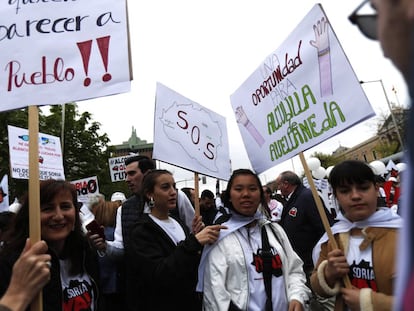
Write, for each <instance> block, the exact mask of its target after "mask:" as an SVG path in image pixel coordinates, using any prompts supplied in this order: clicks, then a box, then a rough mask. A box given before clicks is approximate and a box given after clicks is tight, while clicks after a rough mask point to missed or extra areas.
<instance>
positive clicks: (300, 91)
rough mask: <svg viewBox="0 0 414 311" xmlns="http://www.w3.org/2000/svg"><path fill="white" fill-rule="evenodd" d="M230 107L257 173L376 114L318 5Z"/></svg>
mask: <svg viewBox="0 0 414 311" xmlns="http://www.w3.org/2000/svg"><path fill="white" fill-rule="evenodd" d="M271 38H272V36H271V35H270V36H269V39H271ZM231 104H232V107H233V110H234V113H235V115H236V120H237V122H238V125H239V130H240V133H241V136H242V138H243V141H244V145H245V147H246V149H247V153H248V156H249V159H250V162H251V164H252V166H253V168H254V170H255V171H256V172H257V173H262V172H264V171H265V170H267V169H269V168H271V167H274V166H275V165H276V164H278V163H281V162H283V161H285V160H288V159H290V158H292V157H293V156H295V155H297V154H298V153H299V152H302V151H305V150H307V149H309V148H311V147H313V146H315V145H317V144H318V143H321V142H323V141H325V140H326V139H328V138H330V137H332V136H334V135H336V134H339V133H340V132H342V131H344V130H346V129H347V128H349V127H351V126H353V125H355V124H357V123H359V122H361V121H363V120H365V119H367V118H370V117H372V116H374V114H375V113H374V111H373V110H372V108H371V105H370V103H369V102H368V99H367V97H366V96H365V93H364V92H363V90H362V87H361V85H360V83H359V80H358V79H357V77H356V75H355V73H354V71H353V70H352V68H351V65H350V64H349V62H348V59H347V57H346V55H345V53H344V51H343V50H342V48H341V45H340V43H339V41H338V39H337V37H336V35H335V33H334V31H333V29H332V27H331V25H330V24H329V21H328V18H327V17H326V15H325V13H324V12H323V10H322V7H321V6H320V5H319V4H317V5H315V6H314V7H313V8H312V9H311V11H310V12H309V13H308V14H307V16H306V17H305V18H304V19H303V20H302V22H301V23H300V24H299V25H298V26H297V27H296V29H295V30H294V31H293V32H292V33H291V34H290V35H289V37H288V38H287V39H286V40H285V41H284V42H283V43H282V44H281V45H280V47H279V48H278V49H277V50H276V51H274V52H273V53H272V54H270V55H269V56H268V57H267V58H266V59H265V60H264V62H263V63H262V64H261V65H260V66H259V67H258V68H257V69H256V71H255V72H253V73H252V74H251V75H250V77H248V79H247V80H246V81H245V82H244V83H243V84H242V85H241V86H240V88H239V89H237V90H236V92H235V93H234V94H233V95H232V96H231Z"/></svg>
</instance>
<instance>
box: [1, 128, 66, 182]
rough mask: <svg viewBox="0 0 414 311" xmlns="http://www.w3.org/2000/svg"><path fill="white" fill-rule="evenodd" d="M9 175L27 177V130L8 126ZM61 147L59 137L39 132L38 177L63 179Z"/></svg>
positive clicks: (20, 177)
mask: <svg viewBox="0 0 414 311" xmlns="http://www.w3.org/2000/svg"><path fill="white" fill-rule="evenodd" d="M7 128H8V133H9V152H10V166H11V177H12V178H17V179H29V132H28V130H27V129H22V128H19V127H15V126H11V125H9V126H8V127H7ZM62 159H63V157H62V148H61V146H60V139H59V137H56V136H52V135H47V134H42V133H39V174H40V179H41V180H44V179H50V178H53V179H65V174H64V170H63V160H62Z"/></svg>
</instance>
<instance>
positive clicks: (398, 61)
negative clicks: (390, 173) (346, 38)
mask: <svg viewBox="0 0 414 311" xmlns="http://www.w3.org/2000/svg"><path fill="white" fill-rule="evenodd" d="M368 3H370V4H371V6H372V7H373V8H374V10H375V12H374V13H373V14H370V15H369V14H360V13H359V11H360V9H362V8H363V7H364V6H365V5H366V4H368ZM349 19H350V21H351V22H352V23H354V24H356V25H357V26H358V27H359V29H360V30H361V32H362V33H363V34H364V35H365V36H367V37H368V38H370V39H373V40H379V41H380V44H381V48H382V50H383V53H384V56H385V57H387V58H389V59H390V60H391V61H392V62H393V63H394V65H395V66H396V67H397V69H398V70H399V71H400V72H401V74H402V75H403V77H404V80H405V82H406V83H407V87H408V91H409V95H410V98H411V103H412V100H413V96H414V1H413V0H371V1H363V3H362V4H361V5H360V6H358V7H357V8H356V9H355V10H354V12H352V14H351V15H350V16H349ZM367 56H368V55H367ZM408 121H409V122H408V123H407V124H406V129H405V132H406V133H410V134H411V133H413V132H414V110H413V108H411V110H410V114H409V118H408ZM405 147H406V152H405V155H404V156H405V160H404V161H405V162H406V163H407V169H406V170H405V171H404V176H403V189H402V198H401V206H400V207H399V210H401V212H399V213H400V214H401V215H402V217H403V219H404V221H405V223H404V228H403V230H402V234H401V239H400V242H399V262H398V278H397V289H396V293H397V295H398V297H397V299H396V304H395V310H398V311H399V310H410V308H412V306H413V305H414V240H413V237H414V211H413V210H412V208H413V204H414V197H413V195H414V179H413V177H414V175H413V174H414V138H413V136H412V135H407V137H406V141H405Z"/></svg>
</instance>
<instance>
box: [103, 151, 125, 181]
mask: <svg viewBox="0 0 414 311" xmlns="http://www.w3.org/2000/svg"><path fill="white" fill-rule="evenodd" d="M127 157H128V156H121V157H116V158H109V159H108V162H109V174H111V181H112V182H117V181H124V180H125V177H126V172H125V163H124V161H125V158H127Z"/></svg>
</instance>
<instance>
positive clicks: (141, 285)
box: [126, 170, 225, 311]
mask: <svg viewBox="0 0 414 311" xmlns="http://www.w3.org/2000/svg"><path fill="white" fill-rule="evenodd" d="M142 192H143V197H144V200H145V202H146V203H147V204H148V206H149V208H150V213H149V214H143V215H142V217H141V218H140V219H139V220H138V222H137V223H136V225H135V227H134V228H133V230H132V232H131V237H130V240H131V242H130V243H131V245H130V248H129V249H128V251H127V252H126V255H127V264H128V265H129V269H130V271H131V273H129V275H128V277H129V278H130V284H134V285H135V290H134V292H135V293H136V297H135V303H134V304H133V303H131V302H129V306H128V307H129V310H137V311H140V310H151V311H164V310H170V311H197V310H201V300H200V298H199V297H198V295H197V293H196V291H195V286H196V282H197V268H198V264H199V260H200V254H201V250H202V248H203V245H205V244H211V243H214V242H215V241H216V240H217V237H218V235H219V232H220V230H221V229H224V228H225V227H223V226H221V225H214V226H207V227H204V224H203V223H202V221H201V217H200V216H196V217H195V218H194V221H193V233H191V234H190V233H189V232H188V229H187V227H186V226H185V225H184V224H183V223H182V222H181V221H180V220H179V219H174V218H173V217H171V216H169V211H170V210H172V209H174V208H175V207H176V204H177V189H176V188H175V181H174V178H173V176H172V174H171V173H170V172H169V171H166V170H153V171H151V172H149V173H148V174H146V175H145V176H144V179H143V184H142Z"/></svg>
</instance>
